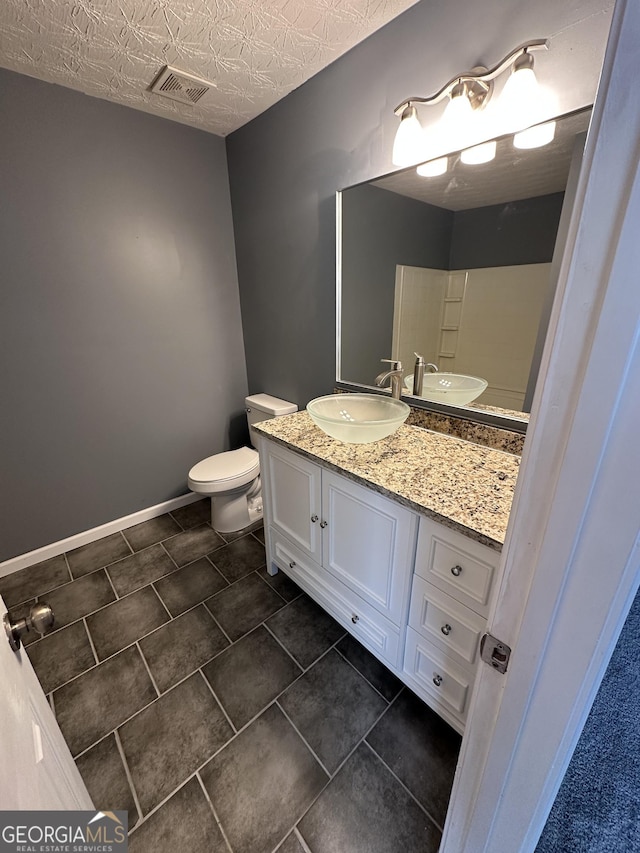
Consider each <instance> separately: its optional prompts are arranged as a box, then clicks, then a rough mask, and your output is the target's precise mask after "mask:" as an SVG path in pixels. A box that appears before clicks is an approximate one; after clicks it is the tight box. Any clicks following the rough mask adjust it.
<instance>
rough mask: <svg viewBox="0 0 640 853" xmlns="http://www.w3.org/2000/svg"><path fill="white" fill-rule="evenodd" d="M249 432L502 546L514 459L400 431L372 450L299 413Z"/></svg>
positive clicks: (446, 439) (478, 538) (442, 437)
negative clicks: (338, 438)
mask: <svg viewBox="0 0 640 853" xmlns="http://www.w3.org/2000/svg"><path fill="white" fill-rule="evenodd" d="M256 429H257V430H258V431H259V432H260V433H264V435H266V436H268V437H269V438H271V439H273V440H274V441H276V442H278V443H279V444H282V445H284V446H286V447H289V448H290V449H292V450H295V451H297V452H299V453H301V454H302V455H303V456H306V457H307V458H309V459H312V460H313V461H321V462H322V463H323V464H325V466H326V467H327V468H330V469H331V470H333V471H336V472H337V473H339V474H342V475H344V476H345V477H348V478H349V479H351V480H355V481H357V482H360V483H364V484H365V485H368V486H370V487H371V488H373V489H374V490H375V491H377V492H380V493H381V494H383V495H387V496H389V497H392V498H395V499H396V500H397V501H399V503H401V504H404V505H405V506H407V507H409V508H410V509H413V510H416V511H417V512H420V513H422V514H423V515H427V516H429V517H430V518H433V519H434V520H436V521H439V522H440V523H441V524H445V525H446V526H447V527H451V528H453V529H454V530H458V531H460V532H461V533H464V534H465V535H467V536H469V537H470V538H472V539H475V540H476V541H477V542H481V543H483V544H484V545H488V546H489V547H491V548H494V549H495V550H498V551H499V550H501V548H502V543H503V542H504V537H505V533H506V529H507V522H508V520H509V512H510V511H511V502H512V500H513V489H514V486H515V482H516V477H517V476H518V465H519V461H520V460H519V459H518V457H517V456H514V455H512V454H510V453H504V452H502V451H499V450H492V449H490V448H487V447H482V446H480V445H477V444H471V443H470V442H467V441H462V440H460V439H458V438H453V437H452V436H449V435H442V434H440V433H436V432H430V431H429V430H426V429H421V428H420V427H415V426H406V425H404V426H401V427H400V429H399V430H398V431H397V432H396V433H394V435H392V436H389V438H384V439H382V440H381V441H376V442H374V443H373V444H346V443H344V442H341V441H336V440H335V439H333V438H331V437H330V436H328V435H326V434H325V433H324V432H322V430H320V429H319V428H318V427H317V426H316V425H315V424H314V423H313V421H312V420H311V418H310V417H309V415H308V414H307V413H306V412H297V413H296V414H293V415H284V416H282V417H279V418H273V419H272V420H269V421H264V422H263V423H261V424H259V425H257V427H256Z"/></svg>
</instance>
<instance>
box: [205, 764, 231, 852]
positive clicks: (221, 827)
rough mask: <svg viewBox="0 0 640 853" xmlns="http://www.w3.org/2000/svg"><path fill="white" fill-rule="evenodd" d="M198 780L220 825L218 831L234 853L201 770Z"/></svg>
mask: <svg viewBox="0 0 640 853" xmlns="http://www.w3.org/2000/svg"><path fill="white" fill-rule="evenodd" d="M196 779H197V780H198V782H199V783H200V787H201V788H202V793H203V794H204V796H205V799H206V801H207V802H208V803H209V808H210V809H211V813H212V814H213V817H214V818H215V821H216V823H217V824H218V829H219V830H220V834H221V835H222V838H223V839H224V843H225V844H226V845H227V847H228V848H229V851H230V853H233V849H232V847H231V843H230V841H229V839H228V838H227V833H226V832H225V831H224V827H223V825H222V821H221V820H220V818H219V817H218V813H217V812H216V810H215V808H214V805H213V803H212V802H211V797H210V796H209V792H208V791H207V789H206V788H205V786H204V782H203V781H202V777H201V776H200V770H197V771H196Z"/></svg>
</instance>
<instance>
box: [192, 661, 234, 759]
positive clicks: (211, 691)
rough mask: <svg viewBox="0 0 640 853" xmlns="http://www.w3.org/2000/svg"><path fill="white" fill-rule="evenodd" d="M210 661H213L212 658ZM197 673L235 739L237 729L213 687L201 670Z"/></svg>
mask: <svg viewBox="0 0 640 853" xmlns="http://www.w3.org/2000/svg"><path fill="white" fill-rule="evenodd" d="M212 660H213V658H212ZM197 672H199V673H200V675H201V676H202V678H203V679H204V683H205V684H206V685H207V687H208V688H209V692H210V693H211V695H212V696H213V698H214V699H215V700H216V703H217V705H218V707H219V708H220V710H221V711H222V713H223V714H224V716H225V718H226V720H227V722H228V723H229V725H230V726H231V730H232V731H233V733H234V735H233V737H235V735H237V734H238V729H237V728H236V727H235V726H234V724H233V721H232V720H231V717H230V716H229V715H228V714H227V712H226V711H225V709H224V707H223V705H222V702H221V701H220V700H219V699H218V697H217V696H216V694H215V692H214V690H213V687H212V686H211V685H210V684H209V682H208V680H207V678H206V676H205V674H204V672H203V671H202V670H201V669H198V670H197ZM233 737H231V738H230V739H229V740H228V741H227V743H231V741H232V740H233ZM225 746H226V744H225Z"/></svg>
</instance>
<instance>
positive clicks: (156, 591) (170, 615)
mask: <svg viewBox="0 0 640 853" xmlns="http://www.w3.org/2000/svg"><path fill="white" fill-rule="evenodd" d="M165 577H166V575H165ZM158 580H161V578H158ZM154 583H155V581H151V583H150V584H148V586H150V587H151V589H152V590H153V591H154V592H155V594H156V596H157V598H158V599H159V600H160V604H161V605H162V606H163V607H164V609H165V610H166V612H167V613H168V615H169V622H171V621H172V620H173V619H174V618H175V619H177V618H178V617H177V616H176V617H174V616H172V614H171V611H170V610H169V608H168V607H167V605H166V604H165V603H164V599H163V597H162V596H161V595H160V593H159V592H158V590H157V589H156V588H155V586H154ZM140 589H145V587H143V586H141V587H140ZM196 607H197V605H196ZM188 612H189V611H188V610H185V613H188ZM183 615H184V614H182V613H181V614H180V616H183ZM168 624H169V623H168V622H164V623H163V625H158V627H157V628H154V629H153V631H150V632H149V633H150V634H153V633H154V632H155V631H159V630H160V628H162V627H164V625H168Z"/></svg>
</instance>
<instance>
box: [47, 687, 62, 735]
mask: <svg viewBox="0 0 640 853" xmlns="http://www.w3.org/2000/svg"><path fill="white" fill-rule="evenodd" d="M48 698H49V705H50V707H51V710H52V711H53V716H54V717H55V718H56V719H57V717H56V704H55V702H54V701H53V690H52V691H51V693H49V697H48ZM65 742H66V741H65Z"/></svg>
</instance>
